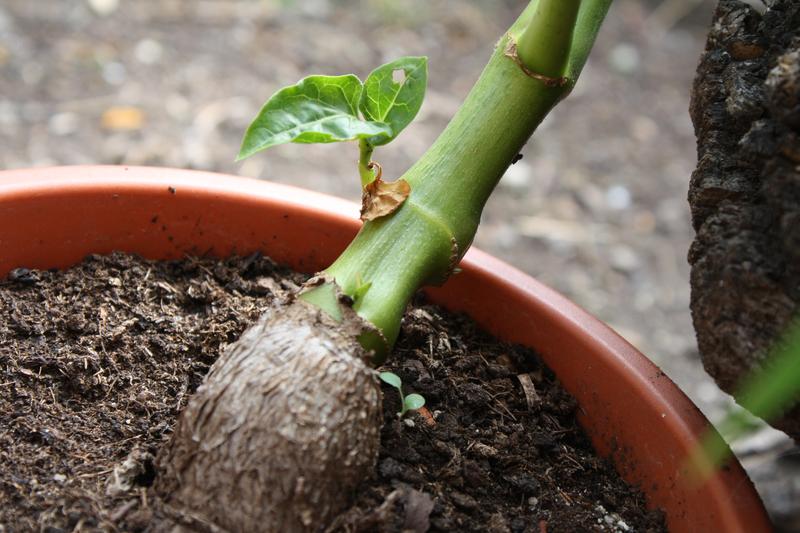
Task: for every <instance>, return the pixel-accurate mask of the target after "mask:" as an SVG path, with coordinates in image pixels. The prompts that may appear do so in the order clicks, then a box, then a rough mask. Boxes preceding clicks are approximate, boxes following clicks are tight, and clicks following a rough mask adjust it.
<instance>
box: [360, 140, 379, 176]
mask: <svg viewBox="0 0 800 533" xmlns="http://www.w3.org/2000/svg"><path fill="white" fill-rule="evenodd" d="M358 150H359V157H358V174H359V175H360V176H361V187H366V186H367V185H369V184H370V183H371V182H372V180H373V179H375V173H374V172H372V168H371V167H370V162H371V161H372V152H373V151H374V150H375V147H374V146H372V145H371V144H370V143H368V142H367V141H366V139H361V140H359V141H358Z"/></svg>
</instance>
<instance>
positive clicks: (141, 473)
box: [0, 254, 665, 533]
mask: <svg viewBox="0 0 800 533" xmlns="http://www.w3.org/2000/svg"><path fill="white" fill-rule="evenodd" d="M304 279H305V277H304V276H303V275H301V274H296V273H292V272H290V271H289V270H287V269H285V268H282V267H279V266H278V265H276V264H275V263H273V262H272V261H271V260H269V259H268V258H265V257H262V256H260V255H253V256H250V257H246V258H230V259H228V260H225V261H217V260H213V259H198V258H187V259H185V260H181V261H170V262H152V261H146V260H143V259H141V258H138V257H135V256H130V255H123V254H112V255H110V256H102V257H101V256H90V257H88V258H87V259H86V260H85V261H84V262H83V263H82V264H80V265H78V266H76V267H74V268H72V269H70V270H67V271H34V270H27V269H24V268H23V269H17V270H15V271H13V272H12V273H11V274H10V275H9V277H8V278H7V279H6V280H3V281H0V383H2V390H3V394H2V395H0V420H3V424H2V426H0V501H2V502H4V503H3V505H2V506H0V526H3V527H0V529H3V528H4V529H3V530H4V531H8V532H11V531H28V530H42V531H52V532H55V531H72V530H87V531H91V530H104V531H153V532H155V531H169V530H170V529H171V528H172V527H173V526H174V525H175V520H179V521H183V522H184V523H183V525H184V526H186V525H188V526H189V527H190V528H197V529H200V530H202V529H203V525H202V524H200V523H196V524H186V523H185V517H181V516H177V515H176V513H175V512H174V511H173V510H170V509H168V508H165V506H163V505H162V504H161V503H160V501H159V500H158V498H157V497H156V496H155V495H154V494H153V493H152V491H151V489H150V487H151V485H152V483H153V480H154V479H155V476H157V475H158V473H157V472H156V471H155V469H154V466H153V458H154V456H155V454H156V453H157V452H158V449H159V447H160V446H161V444H162V443H163V442H164V441H165V440H166V439H167V438H168V436H169V433H170V431H171V428H172V425H173V423H174V421H175V418H176V417H177V415H178V413H179V412H180V410H181V409H182V408H183V406H184V405H185V403H186V399H187V398H188V396H189V395H190V394H191V393H192V392H193V391H194V390H195V389H196V388H197V386H198V385H199V384H200V382H201V381H202V379H203V376H204V375H205V373H206V372H207V370H208V368H209V366H210V365H211V364H212V363H213V361H214V359H215V358H216V355H217V354H218V353H219V351H220V349H221V348H222V347H223V346H225V345H226V344H228V343H231V342H233V341H234V340H235V339H236V338H237V337H238V335H239V334H240V333H241V332H242V331H243V330H244V329H245V328H246V327H247V326H248V325H249V324H250V323H252V322H253V321H254V320H255V319H256V318H257V317H258V315H259V314H260V312H261V311H262V310H263V309H264V308H265V307H266V306H267V305H268V304H269V303H270V302H271V301H272V299H273V298H275V297H277V296H280V295H281V294H283V293H285V292H286V291H291V290H294V289H296V288H297V286H298V285H299V284H300V283H302V282H303V281H304ZM386 369H387V370H391V371H393V372H395V373H397V374H398V375H399V376H400V377H401V378H402V379H403V383H404V389H405V390H404V392H405V393H406V394H408V393H410V392H417V393H420V394H422V395H423V396H425V398H426V400H427V410H426V411H424V412H423V413H416V414H413V415H411V416H407V417H406V418H404V419H402V420H401V419H398V418H397V415H396V413H397V411H398V410H399V397H398V395H397V393H396V392H395V390H394V389H391V388H390V387H388V386H385V387H384V427H383V430H382V440H381V452H380V458H379V461H378V465H377V468H376V473H375V477H374V478H373V479H371V480H368V481H367V482H366V483H365V484H364V486H363V487H362V488H361V490H360V491H359V492H358V494H356V495H355V501H354V504H353V506H352V507H351V508H350V509H349V510H347V511H346V512H344V513H343V514H342V515H341V516H340V517H339V518H338V519H337V520H336V521H335V522H334V523H333V524H331V525H330V527H329V528H328V529H327V530H328V531H337V532H356V531H362V532H367V531H382V532H400V531H425V530H430V531H491V532H498V533H499V532H515V533H516V532H536V533H540V532H542V531H549V532H555V531H664V530H665V526H664V519H663V514H662V513H661V512H659V511H650V510H647V509H646V508H645V506H644V499H643V497H642V495H641V494H640V493H638V492H637V491H635V490H633V489H631V488H630V487H628V486H626V485H625V484H624V483H623V482H622V481H621V480H620V478H619V477H618V476H617V474H616V473H615V472H614V470H613V468H612V467H611V465H610V464H609V463H608V462H606V461H604V460H602V459H599V458H597V457H596V456H595V455H594V453H593V451H592V449H591V446H590V444H589V441H588V439H587V438H586V436H585V435H584V434H583V432H582V431H581V430H580V428H579V427H578V425H577V423H576V421H575V416H574V415H575V409H576V403H575V401H574V400H573V399H572V398H571V397H570V396H569V395H568V394H567V393H566V392H564V390H563V389H562V388H561V387H560V385H559V384H558V382H557V381H556V379H555V377H554V376H553V374H552V373H551V372H550V371H549V370H548V369H547V368H545V367H543V366H542V364H541V362H540V361H539V359H538V358H537V357H536V356H535V355H534V354H533V353H531V352H530V351H529V350H527V349H524V348H520V347H518V346H512V345H508V344H504V343H500V342H498V341H496V340H494V339H492V338H491V337H489V336H488V335H486V334H485V333H483V332H481V331H480V330H479V329H478V328H477V327H476V326H475V325H474V324H473V323H472V322H471V321H470V320H469V319H467V318H466V317H463V316H454V315H451V314H449V313H447V312H445V311H443V310H442V309H440V308H438V307H435V306H431V305H427V304H425V303H424V302H423V301H422V300H421V299H419V301H418V302H415V304H414V305H413V306H412V307H411V309H410V310H409V312H408V313H407V316H406V318H405V319H404V322H403V327H402V331H401V334H400V338H399V340H398V344H397V347H396V350H395V354H394V356H393V357H392V358H391V360H390V363H389V364H387V365H386Z"/></svg>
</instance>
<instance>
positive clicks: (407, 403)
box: [378, 372, 425, 418]
mask: <svg viewBox="0 0 800 533" xmlns="http://www.w3.org/2000/svg"><path fill="white" fill-rule="evenodd" d="M378 376H379V377H380V378H381V381H383V382H384V383H386V384H388V385H391V386H392V387H394V388H395V389H397V392H399V393H400V412H399V413H397V416H398V417H400V418H402V417H403V416H405V414H406V413H407V412H409V411H416V410H417V409H421V408H422V407H423V406H424V405H425V398H423V397H422V395H421V394H417V393H415V392H414V393H411V394H409V395H408V396H404V395H403V381H402V380H401V379H400V376H398V375H397V374H395V373H394V372H381V373H380V374H378Z"/></svg>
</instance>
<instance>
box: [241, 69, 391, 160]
mask: <svg viewBox="0 0 800 533" xmlns="http://www.w3.org/2000/svg"><path fill="white" fill-rule="evenodd" d="M362 91H363V85H362V84H361V80H359V79H358V78H357V77H356V76H354V75H352V74H349V75H346V76H309V77H307V78H304V79H303V80H301V81H300V82H299V83H297V84H296V85H292V86H289V87H285V88H283V89H281V90H280V91H278V92H277V93H275V94H274V95H273V96H272V97H271V98H270V99H269V100H267V103H266V104H264V107H263V108H261V111H260V112H259V114H258V116H257V117H256V118H255V120H253V122H252V123H251V124H250V127H249V128H247V132H246V133H245V135H244V139H243V140H242V147H241V149H240V150H239V156H238V157H237V161H238V160H241V159H244V158H246V157H249V156H251V155H253V154H254V153H256V152H258V151H260V150H263V149H265V148H269V147H270V146H275V145H278V144H284V143H289V142H294V143H331V142H338V141H351V140H354V139H362V138H364V139H366V138H370V139H382V138H386V137H390V136H392V128H391V127H390V126H389V125H387V124H385V123H383V122H382V121H374V120H361V119H360V118H359V116H358V103H359V100H360V98H361V93H362Z"/></svg>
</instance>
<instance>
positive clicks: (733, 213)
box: [689, 0, 800, 442]
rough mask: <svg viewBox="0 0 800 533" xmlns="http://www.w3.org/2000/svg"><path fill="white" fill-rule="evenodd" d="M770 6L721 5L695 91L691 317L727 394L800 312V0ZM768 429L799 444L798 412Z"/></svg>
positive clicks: (774, 0) (773, 1) (777, 0)
mask: <svg viewBox="0 0 800 533" xmlns="http://www.w3.org/2000/svg"><path fill="white" fill-rule="evenodd" d="M767 5H768V6H769V9H768V10H767V11H766V12H765V13H764V14H763V15H762V14H760V13H758V12H757V11H755V10H754V9H753V8H751V7H750V6H749V5H747V4H745V3H744V2H740V1H738V0H721V1H720V2H719V5H718V7H717V11H716V13H715V15H714V21H713V23H712V27H711V31H710V33H709V36H708V42H707V44H706V50H705V52H704V53H703V56H702V58H701V61H700V64H699V66H698V69H697V76H696V78H695V82H694V88H693V91H692V104H691V115H692V121H693V123H694V126H695V133H696V135H697V156H698V163H697V169H696V170H695V171H694V173H693V174H692V180H691V184H690V188H689V204H690V206H691V209H692V223H693V225H694V228H695V230H696V232H697V235H696V237H695V240H694V243H693V244H692V247H691V249H690V251H689V262H690V263H691V265H692V272H691V285H692V297H691V308H692V319H693V321H694V327H695V331H696V332H697V341H698V345H699V348H700V353H701V356H702V358H703V365H704V366H705V368H706V370H707V371H708V373H709V374H711V375H712V376H713V377H714V378H715V379H716V381H717V383H718V384H719V385H720V387H721V388H722V389H724V390H726V391H728V392H729V393H731V394H734V395H736V394H737V393H738V392H739V390H740V387H741V385H742V383H743V382H744V380H745V379H746V378H747V377H748V376H749V375H751V373H752V372H754V371H757V370H758V369H760V368H762V367H763V366H764V365H765V364H769V362H768V360H767V355H768V354H769V351H770V348H771V347H772V346H773V344H774V343H775V342H776V340H778V339H779V338H780V336H781V335H782V334H783V332H785V331H786V330H787V329H788V328H789V326H790V324H791V322H792V320H795V319H796V318H795V317H797V315H798V312H800V2H797V0H769V1H768V2H767ZM769 422H770V423H772V424H773V425H774V426H775V427H777V428H779V429H782V430H784V431H786V432H787V433H788V434H789V435H791V436H792V437H794V439H795V440H797V441H798V442H800V406H798V405H796V406H795V407H794V408H792V409H790V410H789V411H787V412H786V413H784V416H783V417H782V418H781V419H780V420H772V421H769Z"/></svg>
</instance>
